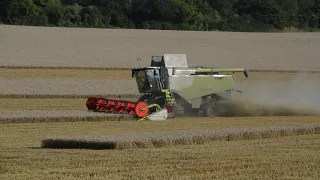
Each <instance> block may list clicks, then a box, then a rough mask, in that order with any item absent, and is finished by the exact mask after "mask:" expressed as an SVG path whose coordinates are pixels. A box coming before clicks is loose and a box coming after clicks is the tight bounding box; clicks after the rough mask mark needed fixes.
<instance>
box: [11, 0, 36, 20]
mask: <svg viewBox="0 0 320 180" xmlns="http://www.w3.org/2000/svg"><path fill="white" fill-rule="evenodd" d="M39 11H40V8H39V7H38V6H37V5H36V4H35V3H34V2H33V0H12V1H11V2H10V3H9V4H8V8H7V20H8V22H9V23H10V24H22V25H28V24H29V23H31V21H32V19H33V18H34V17H36V16H37V15H38V13H39Z"/></svg>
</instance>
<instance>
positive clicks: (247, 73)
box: [243, 69, 249, 77]
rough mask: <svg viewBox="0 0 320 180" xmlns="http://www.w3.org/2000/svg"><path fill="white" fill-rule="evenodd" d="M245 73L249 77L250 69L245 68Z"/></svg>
mask: <svg viewBox="0 0 320 180" xmlns="http://www.w3.org/2000/svg"><path fill="white" fill-rule="evenodd" d="M243 74H244V75H245V76H246V77H249V71H248V70H247V69H245V70H244V71H243Z"/></svg>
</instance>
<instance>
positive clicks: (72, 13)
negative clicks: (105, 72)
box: [63, 4, 82, 27]
mask: <svg viewBox="0 0 320 180" xmlns="http://www.w3.org/2000/svg"><path fill="white" fill-rule="evenodd" d="M81 9H82V6H80V5H79V4H74V5H69V6H66V7H65V9H64V13H63V26H67V27H77V26H81V15H80V11H81Z"/></svg>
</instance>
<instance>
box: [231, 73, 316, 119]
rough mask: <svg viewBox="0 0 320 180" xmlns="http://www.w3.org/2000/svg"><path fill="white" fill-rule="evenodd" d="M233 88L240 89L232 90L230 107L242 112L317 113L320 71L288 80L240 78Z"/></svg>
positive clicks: (271, 113)
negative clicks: (249, 79)
mask: <svg viewBox="0 0 320 180" xmlns="http://www.w3.org/2000/svg"><path fill="white" fill-rule="evenodd" d="M236 88H238V89H241V90H243V91H244V92H243V94H242V95H239V94H236V96H235V100H236V101H235V102H233V103H232V105H233V106H232V107H233V110H237V111H239V110H242V111H243V112H242V113H243V115H299V114H301V115H306V114H315V115H320V91H319V90H320V74H302V73H301V74H297V75H296V76H295V78H294V79H293V80H291V81H273V82H270V81H254V82H248V83H246V82H240V83H237V85H236ZM236 103H239V104H236ZM232 113H235V112H232ZM238 113H240V114H239V115H241V111H239V112H238Z"/></svg>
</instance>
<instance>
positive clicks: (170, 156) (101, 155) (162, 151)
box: [0, 116, 320, 179]
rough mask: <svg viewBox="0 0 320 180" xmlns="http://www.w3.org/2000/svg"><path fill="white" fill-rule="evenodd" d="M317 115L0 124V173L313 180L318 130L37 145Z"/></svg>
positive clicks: (308, 120) (287, 121) (282, 122)
mask: <svg viewBox="0 0 320 180" xmlns="http://www.w3.org/2000/svg"><path fill="white" fill-rule="evenodd" d="M318 123H319V120H318V119H317V117H309V116H308V117H303V118H299V117H295V116H293V117H268V118H264V117H260V118H259V117H255V118H250V117H249V118H236V117H231V118H213V119H199V120H197V121H194V119H192V118H187V119H177V120H172V121H165V122H161V123H159V122H134V121H128V122H124V121H118V122H115V121H104V122H99V123H96V122H78V123H74V122H57V123H21V124H2V125H0V131H1V134H0V151H1V153H0V155H1V159H0V162H1V174H0V178H1V179H48V178H49V179H92V178H93V179H166V178H167V179H168V178H169V179H235V178H236V179H252V178H253V177H254V178H260V179H306V178H307V179H318V178H319V173H320V172H319V161H320V156H319V151H320V149H319V147H320V146H319V135H311V134H309V135H301V136H288V137H282V138H277V137H275V138H271V139H259V140H247V141H240V140H236V141H213V142H208V143H204V144H194V145H177V146H171V147H162V148H143V149H123V150H99V151H96V150H86V149H43V148H40V147H41V141H42V140H43V139H46V138H56V137H86V136H101V135H105V134H109V135H117V134H119V135H121V134H129V133H144V132H166V131H170V130H201V129H202V130H206V129H215V130H219V129H222V128H239V127H242V128H254V127H266V126H281V127H285V126H299V125H304V124H318Z"/></svg>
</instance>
